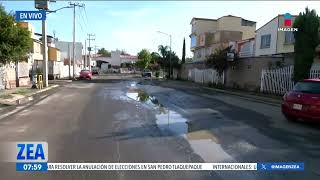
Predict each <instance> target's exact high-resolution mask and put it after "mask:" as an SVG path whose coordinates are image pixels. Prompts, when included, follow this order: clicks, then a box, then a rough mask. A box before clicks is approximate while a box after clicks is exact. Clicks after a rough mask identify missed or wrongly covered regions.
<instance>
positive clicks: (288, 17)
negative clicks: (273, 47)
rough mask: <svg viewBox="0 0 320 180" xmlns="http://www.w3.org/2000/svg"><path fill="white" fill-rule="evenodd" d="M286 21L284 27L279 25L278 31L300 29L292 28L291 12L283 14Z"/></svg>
mask: <svg viewBox="0 0 320 180" xmlns="http://www.w3.org/2000/svg"><path fill="white" fill-rule="evenodd" d="M283 18H284V21H283V24H284V27H278V31H291V32H293V31H298V28H292V24H293V23H292V16H291V14H290V13H286V14H284V15H283Z"/></svg>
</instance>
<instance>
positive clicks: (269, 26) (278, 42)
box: [255, 15, 296, 56]
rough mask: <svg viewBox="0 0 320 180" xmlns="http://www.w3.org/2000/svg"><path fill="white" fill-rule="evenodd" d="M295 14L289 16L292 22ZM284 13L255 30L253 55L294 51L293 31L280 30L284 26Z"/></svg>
mask: <svg viewBox="0 0 320 180" xmlns="http://www.w3.org/2000/svg"><path fill="white" fill-rule="evenodd" d="M295 18H296V16H291V22H294V20H295ZM284 23H285V18H284V15H278V16H276V17H275V18H273V19H272V20H270V21H269V22H268V23H266V24H265V25H263V26H262V27H260V28H259V29H257V30H256V38H255V39H256V47H255V56H272V55H281V54H287V53H293V52H294V35H293V31H282V29H284V28H288V27H289V28H291V27H292V24H293V23H291V25H290V26H285V24H284Z"/></svg>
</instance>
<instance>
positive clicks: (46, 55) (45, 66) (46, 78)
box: [42, 20, 49, 87]
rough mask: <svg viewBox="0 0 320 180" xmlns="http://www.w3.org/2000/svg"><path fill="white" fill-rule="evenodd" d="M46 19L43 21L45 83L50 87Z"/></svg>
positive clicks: (45, 85)
mask: <svg viewBox="0 0 320 180" xmlns="http://www.w3.org/2000/svg"><path fill="white" fill-rule="evenodd" d="M46 26H47V23H46V20H43V21H42V45H43V63H42V68H43V70H42V71H43V76H44V77H43V81H44V82H43V85H44V87H48V85H49V84H48V44H47V31H46Z"/></svg>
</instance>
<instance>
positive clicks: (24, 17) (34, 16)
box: [15, 10, 47, 21]
mask: <svg viewBox="0 0 320 180" xmlns="http://www.w3.org/2000/svg"><path fill="white" fill-rule="evenodd" d="M15 17H16V21H30V20H31V21H36V20H39V21H40V20H46V17H47V14H46V11H43V10H41V11H16V15H15Z"/></svg>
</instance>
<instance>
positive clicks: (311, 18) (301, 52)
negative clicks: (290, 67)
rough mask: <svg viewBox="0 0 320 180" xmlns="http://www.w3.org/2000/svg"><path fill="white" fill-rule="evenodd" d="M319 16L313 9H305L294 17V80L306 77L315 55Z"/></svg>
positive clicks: (319, 22)
mask: <svg viewBox="0 0 320 180" xmlns="http://www.w3.org/2000/svg"><path fill="white" fill-rule="evenodd" d="M319 24H320V21H319V17H318V15H317V13H316V11H315V10H311V11H310V10H309V9H308V8H306V9H305V12H302V13H299V16H298V17H296V19H295V21H294V23H293V27H294V28H298V31H296V32H294V38H295V43H294V52H295V57H294V76H293V79H294V81H295V82H297V81H299V80H302V79H305V78H308V77H309V73H310V68H311V66H312V63H313V59H314V57H315V48H316V47H317V45H318V44H319V42H320V40H319Z"/></svg>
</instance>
